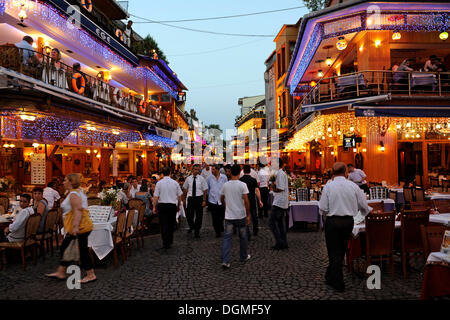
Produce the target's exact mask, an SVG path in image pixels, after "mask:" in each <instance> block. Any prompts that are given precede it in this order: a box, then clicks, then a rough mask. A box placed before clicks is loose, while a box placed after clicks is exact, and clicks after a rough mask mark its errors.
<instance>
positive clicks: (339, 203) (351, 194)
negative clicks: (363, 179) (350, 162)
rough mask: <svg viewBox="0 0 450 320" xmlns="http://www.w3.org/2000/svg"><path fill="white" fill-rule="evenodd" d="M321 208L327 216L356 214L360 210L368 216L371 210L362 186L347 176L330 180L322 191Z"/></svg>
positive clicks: (363, 214)
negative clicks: (346, 177)
mask: <svg viewBox="0 0 450 320" xmlns="http://www.w3.org/2000/svg"><path fill="white" fill-rule="evenodd" d="M319 209H320V212H321V214H323V213H324V212H325V214H326V215H327V216H356V215H357V214H358V210H359V211H361V215H362V216H366V215H368V214H369V212H370V210H371V208H370V207H369V206H368V205H367V199H366V195H365V194H364V192H363V191H362V190H361V188H359V187H358V186H357V185H356V184H355V183H353V182H351V181H350V180H347V179H345V177H335V178H334V179H333V180H330V181H328V183H327V184H326V185H325V187H324V188H323V191H322V196H321V198H320V201H319Z"/></svg>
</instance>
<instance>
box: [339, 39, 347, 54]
mask: <svg viewBox="0 0 450 320" xmlns="http://www.w3.org/2000/svg"><path fill="white" fill-rule="evenodd" d="M336 48H337V49H338V50H339V51H342V50H345V49H346V48H347V40H345V38H344V37H339V39H338V42H336Z"/></svg>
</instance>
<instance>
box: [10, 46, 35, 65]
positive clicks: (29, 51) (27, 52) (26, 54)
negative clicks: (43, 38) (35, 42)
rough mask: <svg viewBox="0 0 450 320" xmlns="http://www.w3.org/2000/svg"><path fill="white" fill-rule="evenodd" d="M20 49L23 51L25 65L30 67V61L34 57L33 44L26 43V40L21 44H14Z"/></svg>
mask: <svg viewBox="0 0 450 320" xmlns="http://www.w3.org/2000/svg"><path fill="white" fill-rule="evenodd" d="M14 45H15V46H16V47H17V48H19V49H24V50H23V64H25V65H28V63H29V62H28V60H29V59H30V58H31V57H32V56H34V48H33V46H32V45H31V44H29V43H28V42H26V41H25V40H22V41H21V42H17V43H15V44H14Z"/></svg>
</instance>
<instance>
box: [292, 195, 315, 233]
mask: <svg viewBox="0 0 450 320" xmlns="http://www.w3.org/2000/svg"><path fill="white" fill-rule="evenodd" d="M298 221H302V222H310V223H317V227H318V228H323V222H322V216H321V215H320V213H319V201H316V200H312V201H290V202H289V228H292V227H293V225H294V222H298Z"/></svg>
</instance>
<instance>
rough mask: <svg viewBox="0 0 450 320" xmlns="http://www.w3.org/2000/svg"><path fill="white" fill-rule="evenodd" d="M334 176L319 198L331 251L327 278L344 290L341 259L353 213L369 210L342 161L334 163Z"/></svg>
mask: <svg viewBox="0 0 450 320" xmlns="http://www.w3.org/2000/svg"><path fill="white" fill-rule="evenodd" d="M333 176H334V178H333V180H330V181H328V183H327V184H326V185H325V187H324V188H323V191H322V196H321V198H320V201H319V209H320V213H321V214H322V215H324V216H325V241H326V245H327V251H328V261H329V263H328V268H327V271H326V274H325V280H326V283H327V284H328V285H330V286H331V287H333V288H334V289H336V290H337V291H338V292H343V291H344V290H345V284H344V275H343V273H342V262H343V261H344V255H345V251H346V249H347V245H348V241H349V239H350V235H351V233H352V230H353V217H354V216H356V215H357V214H358V210H359V211H360V212H361V214H362V215H363V216H366V215H368V214H369V212H370V210H371V208H370V207H369V206H368V205H367V200H366V196H365V195H364V193H363V191H362V190H361V189H360V188H359V187H358V186H357V185H356V184H355V183H353V182H351V181H349V180H347V179H346V177H347V167H346V166H345V163H343V162H336V163H335V164H334V165H333Z"/></svg>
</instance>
